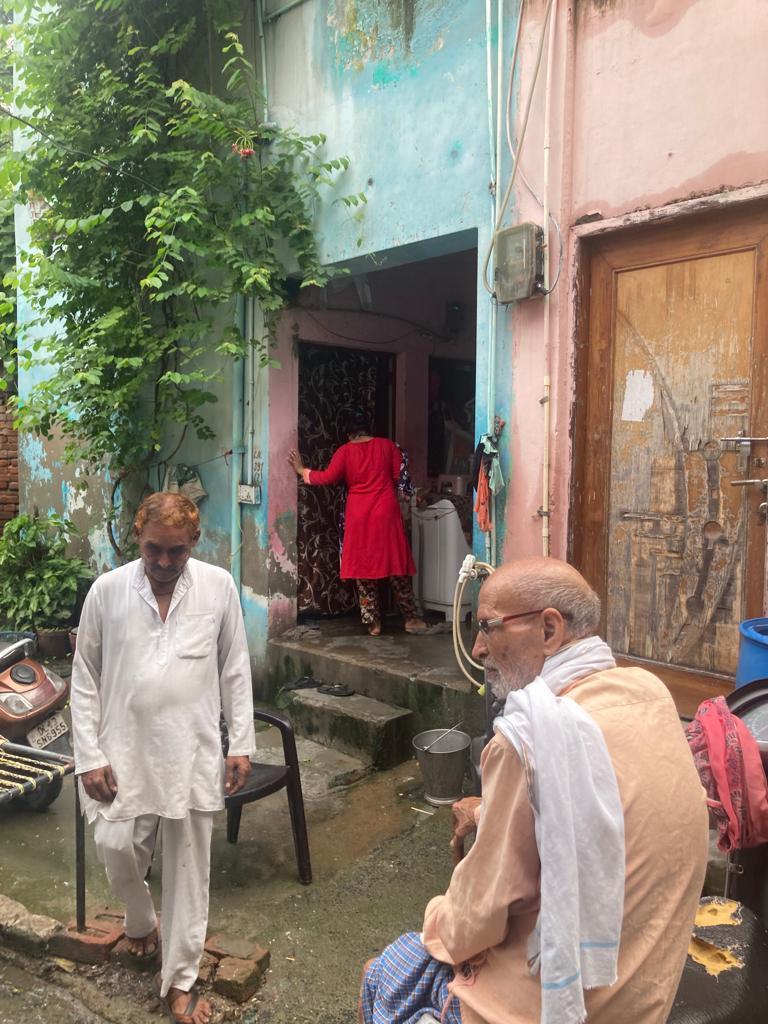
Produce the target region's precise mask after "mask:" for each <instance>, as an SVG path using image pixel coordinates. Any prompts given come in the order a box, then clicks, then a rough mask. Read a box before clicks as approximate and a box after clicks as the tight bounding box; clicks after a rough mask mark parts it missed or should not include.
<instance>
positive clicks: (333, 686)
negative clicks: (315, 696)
mask: <svg viewBox="0 0 768 1024" xmlns="http://www.w3.org/2000/svg"><path fill="white" fill-rule="evenodd" d="M317 692H318V693H324V694H325V695H326V696H327V697H351V696H352V695H353V694H354V692H355V691H354V690H350V688H349V687H348V686H345V685H344V684H343V683H323V685H322V686H318V688H317Z"/></svg>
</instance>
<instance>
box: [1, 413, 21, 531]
mask: <svg viewBox="0 0 768 1024" xmlns="http://www.w3.org/2000/svg"><path fill="white" fill-rule="evenodd" d="M18 511H19V438H18V436H17V434H16V431H15V430H14V429H13V414H12V413H11V412H10V411H9V410H8V409H7V408H6V406H5V405H4V403H3V402H0V531H1V530H2V528H3V524H4V523H7V522H8V520H9V519H13V517H14V516H15V515H16V513H17V512H18Z"/></svg>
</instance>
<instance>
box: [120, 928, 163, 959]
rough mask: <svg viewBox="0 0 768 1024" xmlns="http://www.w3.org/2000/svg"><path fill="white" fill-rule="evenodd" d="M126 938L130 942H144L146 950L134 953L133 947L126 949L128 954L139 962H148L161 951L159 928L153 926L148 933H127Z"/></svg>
mask: <svg viewBox="0 0 768 1024" xmlns="http://www.w3.org/2000/svg"><path fill="white" fill-rule="evenodd" d="M126 939H127V940H128V941H129V942H143V943H144V952H143V953H134V952H133V950H132V949H126V951H125V952H126V954H127V955H128V956H129V957H130V958H131V960H133V961H135V962H136V963H137V964H148V963H150V962H151V961H152V960H154V959H156V957H157V954H158V953H159V952H160V934H159V932H158V930H157V928H153V929H152V931H151V932H147V934H146V935H139V936H136V937H134V936H132V935H126Z"/></svg>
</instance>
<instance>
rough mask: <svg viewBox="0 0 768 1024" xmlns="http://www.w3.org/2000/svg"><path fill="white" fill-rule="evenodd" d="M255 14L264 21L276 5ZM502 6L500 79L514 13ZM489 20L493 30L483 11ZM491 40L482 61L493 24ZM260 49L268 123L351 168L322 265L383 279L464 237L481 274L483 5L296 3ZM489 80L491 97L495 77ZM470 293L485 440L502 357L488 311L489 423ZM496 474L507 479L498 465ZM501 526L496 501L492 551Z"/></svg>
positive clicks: (330, 220)
mask: <svg viewBox="0 0 768 1024" xmlns="http://www.w3.org/2000/svg"><path fill="white" fill-rule="evenodd" d="M267 6H268V8H270V7H271V9H273V10H274V9H275V7H276V6H279V4H278V0H274V3H271V4H268V5H267ZM504 7H505V9H506V11H505V16H504V19H503V33H504V39H505V40H508V41H509V46H507V45H506V44H505V45H504V50H505V58H504V59H505V62H506V64H507V66H508V62H509V59H510V50H511V43H512V40H513V37H514V29H515V26H516V19H517V16H518V4H517V3H516V2H515V0H509V2H507V3H506V4H505V5H504ZM492 8H493V17H494V18H495V15H496V11H497V4H496V2H495V0H494V3H493V4H492ZM491 33H492V37H491V44H492V52H493V58H494V62H495V57H496V45H497V40H498V35H497V29H496V26H495V24H494V25H492V28H491ZM265 44H266V54H267V61H266V65H267V91H268V97H269V105H270V116H271V117H272V118H274V119H275V120H277V121H278V122H279V123H281V124H283V125H292V126H295V127H296V128H297V129H298V130H299V131H301V132H306V133H314V132H317V131H322V132H324V133H325V134H326V135H327V137H328V143H327V147H326V148H327V154H328V156H337V155H346V156H348V157H349V158H350V160H351V163H350V167H349V170H348V171H347V172H346V173H345V174H343V175H342V176H341V177H340V179H339V181H338V185H337V187H336V189H335V195H329V196H327V198H326V199H325V200H324V202H323V204H322V206H321V208H320V209H319V211H318V216H317V227H318V233H319V240H320V246H321V252H322V255H323V258H324V259H325V260H326V261H327V262H329V263H341V264H346V265H350V266H351V267H352V268H353V269H357V268H358V267H362V268H367V269H375V268H379V269H383V268H386V267H387V266H394V265H397V264H398V263H400V262H404V261H405V260H406V259H410V258H412V255H413V254H412V253H411V252H410V247H413V248H415V249H416V250H417V251H418V253H419V256H420V258H425V257H428V256H430V255H437V254H438V253H441V252H446V251H450V250H451V248H454V247H457V248H460V247H466V244H464V245H463V246H462V245H461V244H460V243H459V242H458V241H457V236H458V233H461V232H464V233H472V234H474V235H475V237H476V239H477V244H478V252H479V261H478V262H479V271H481V269H482V263H483V260H484V257H485V253H486V251H487V247H488V243H489V239H490V235H491V225H492V199H491V193H490V189H489V186H490V182H491V179H492V140H491V138H490V136H491V130H490V128H489V110H488V108H489V103H488V86H487V77H486V14H485V3H484V2H483V0H307V2H306V3H305V4H303V5H302V6H300V7H297V8H295V9H294V10H292V11H291V12H289V13H287V14H285V15H283V16H282V17H280V18H279V19H277V20H276V21H274V22H272V23H267V24H266V26H265ZM493 80H494V81H493V84H494V87H495V72H494V75H493ZM493 133H494V134H495V122H494V124H493ZM508 170H509V168H508V162H507V161H506V160H503V163H502V171H503V172H504V173H506V172H507V171H508ZM359 191H364V192H365V193H366V196H367V198H368V203H367V205H366V206H365V208H364V211H363V214H362V216H360V217H357V216H356V215H355V212H354V211H352V212H350V211H349V210H348V209H347V208H346V207H344V205H343V204H341V203H340V202H339V201H338V199H339V197H340V196H342V195H344V194H350V193H355V192H359ZM465 237H466V236H465ZM404 247H409V248H404ZM477 288H478V302H477V404H476V410H477V424H478V429H481V428H482V429H485V425H486V424H487V423H488V422H489V415H490V416H492V415H493V413H497V414H498V415H500V416H502V418H504V419H505V420H506V421H507V422H509V419H510V416H509V412H510V408H511V403H512V380H511V373H510V367H511V352H510V338H509V333H508V331H504V330H502V329H501V326H502V322H503V320H504V316H503V311H501V313H502V315H500V317H499V321H500V322H499V324H498V327H497V331H496V336H497V343H496V351H497V355H496V376H497V381H498V386H497V388H496V395H495V401H494V407H493V409H492V410H489V408H488V394H487V389H488V368H489V366H488V359H489V350H490V320H491V304H490V299H489V297H488V295H487V293H486V292H485V290H484V288H483V287H482V283H481V281H480V279H479V278H478V283H477ZM502 468H503V471H504V475H505V476H508V475H509V473H510V466H509V464H508V458H507V455H506V452H505V453H504V456H503V460H502ZM504 515H505V511H504V503H503V498H502V500H501V502H500V504H499V509H498V516H497V522H498V524H499V527H498V551H499V552H501V551H502V550H503V540H504ZM484 552H485V546H484V541H483V540H482V539H479V540H478V553H483V554H484Z"/></svg>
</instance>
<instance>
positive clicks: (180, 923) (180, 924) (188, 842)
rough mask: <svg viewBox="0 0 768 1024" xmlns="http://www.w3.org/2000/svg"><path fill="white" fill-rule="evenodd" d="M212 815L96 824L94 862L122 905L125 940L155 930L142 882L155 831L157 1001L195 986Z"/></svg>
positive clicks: (193, 813)
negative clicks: (159, 869) (158, 850)
mask: <svg viewBox="0 0 768 1024" xmlns="http://www.w3.org/2000/svg"><path fill="white" fill-rule="evenodd" d="M212 829H213V814H212V813H207V812H204V811H190V812H189V813H188V814H187V816H186V817H185V818H159V817H158V816H157V815H156V814H142V815H141V816H140V817H138V818H131V819H129V820H128V821H108V820H107V819H106V818H103V817H102V816H101V815H98V817H97V819H96V827H95V830H94V839H95V841H96V850H97V852H98V855H99V860H100V861H101V862H102V864H103V865H104V866H105V868H106V871H107V880H108V881H109V885H110V888H111V890H112V892H113V894H114V895H115V897H116V898H117V899H119V900H120V901H121V902H122V903H124V904H125V934H126V935H127V936H129V937H130V938H142V937H143V936H145V935H148V934H149V933H150V932H151V931H152V930H153V929H154V928H156V927H157V916H156V915H155V908H154V904H153V902H152V895H151V893H150V891H149V886H148V885H147V883H146V881H145V879H146V876H147V871H148V870H149V865H150V863H151V862H152V853H153V850H154V848H155V841H156V839H157V836H158V831H159V832H160V835H161V841H162V853H163V878H162V893H163V895H162V907H161V941H162V956H163V966H162V972H161V979H162V985H161V995H163V996H165V995H166V994H167V993H168V989H170V988H178V989H182V990H183V991H185V992H188V991H189V990H190V989H191V988H192V986H193V985H194V983H195V982H196V981H197V972H198V968H199V966H200V958H201V957H202V955H203V946H204V945H205V932H206V929H207V927H208V886H209V882H210V865H211V832H212Z"/></svg>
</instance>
